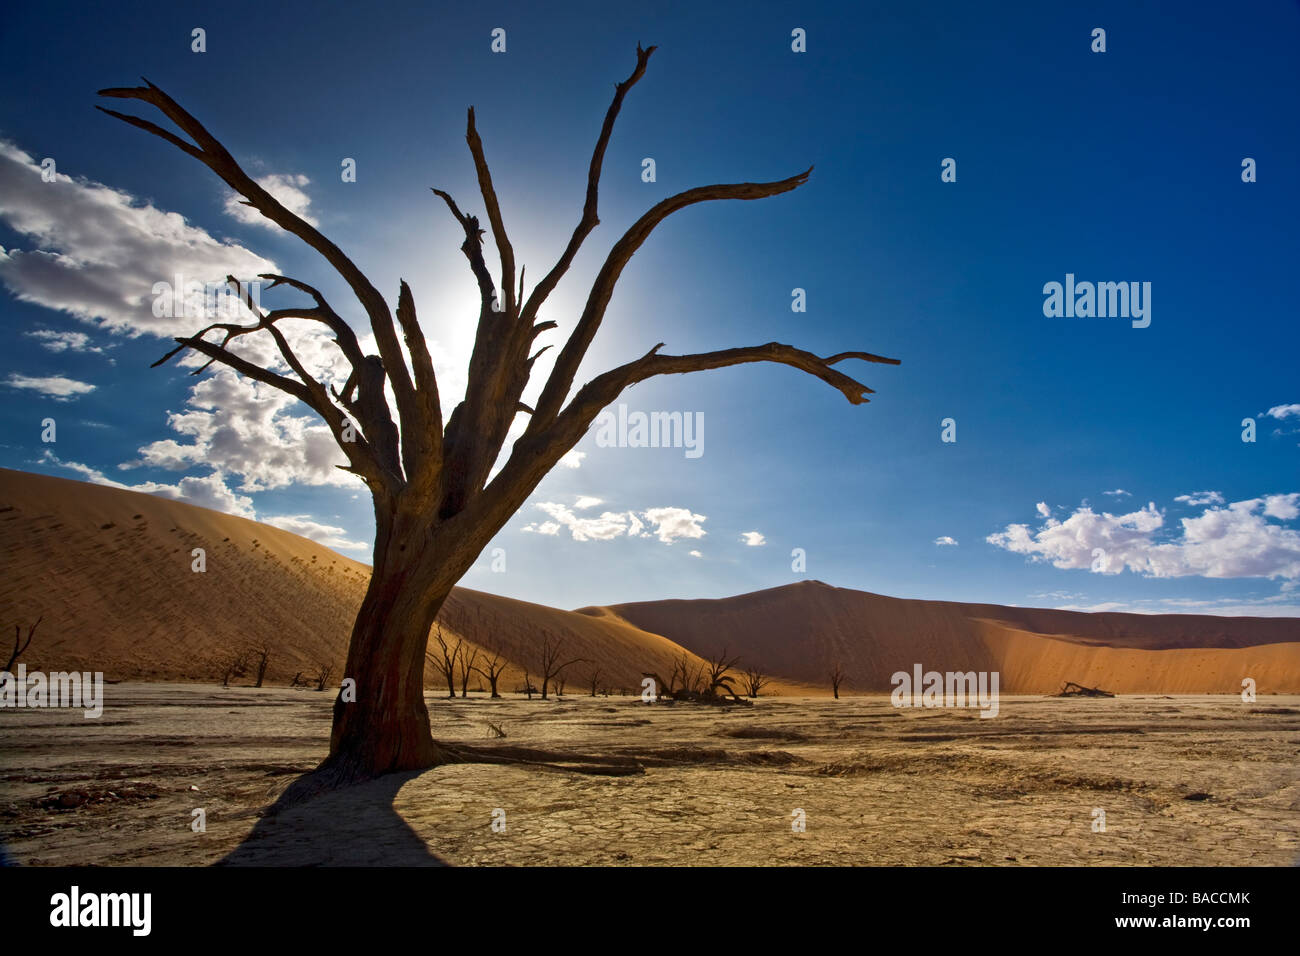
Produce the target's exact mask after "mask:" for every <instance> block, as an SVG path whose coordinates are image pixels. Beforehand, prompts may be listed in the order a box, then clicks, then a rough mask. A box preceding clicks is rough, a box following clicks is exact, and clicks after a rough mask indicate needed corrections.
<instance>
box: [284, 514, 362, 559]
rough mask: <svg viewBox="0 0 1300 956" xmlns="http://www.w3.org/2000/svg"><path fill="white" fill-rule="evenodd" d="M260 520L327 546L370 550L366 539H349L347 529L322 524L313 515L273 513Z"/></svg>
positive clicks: (341, 548) (340, 548)
mask: <svg viewBox="0 0 1300 956" xmlns="http://www.w3.org/2000/svg"><path fill="white" fill-rule="evenodd" d="M260 520H261V521H262V522H263V523H265V524H269V525H274V526H275V527H277V528H283V529H284V530H285V531H291V532H293V533H294V534H296V535H300V536H301V537H304V538H310V539H311V540H312V541H315V542H316V543H317V544H323V545H325V547H327V548H337V549H339V550H340V551H369V550H370V545H369V544H367V543H366V542H365V541H349V540H348V539H347V538H346V537H345V535H346V534H347V531H346V530H345V529H343V528H336V527H334V526H333V525H328V524H321V523H320V522H319V521H315V520H313V519H312V517H311V515H272V516H268V517H264V518H261V519H260Z"/></svg>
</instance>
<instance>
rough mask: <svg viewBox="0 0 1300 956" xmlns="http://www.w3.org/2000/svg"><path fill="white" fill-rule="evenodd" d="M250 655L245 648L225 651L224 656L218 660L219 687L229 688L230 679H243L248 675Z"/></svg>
mask: <svg viewBox="0 0 1300 956" xmlns="http://www.w3.org/2000/svg"><path fill="white" fill-rule="evenodd" d="M251 657H252V655H251V653H250V652H249V651H248V649H247V648H242V647H241V648H237V649H235V650H231V651H227V652H226V654H225V655H224V656H222V657H221V658H219V659H218V664H219V666H220V667H221V686H222V687H229V686H230V681H231V678H234V677H243V676H244V675H245V674H247V673H248V666H249V661H250V658H251Z"/></svg>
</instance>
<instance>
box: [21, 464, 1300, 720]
mask: <svg viewBox="0 0 1300 956" xmlns="http://www.w3.org/2000/svg"><path fill="white" fill-rule="evenodd" d="M195 548H203V549H204V550H205V552H206V562H207V569H206V571H204V572H202V573H196V572H195V571H193V570H192V568H191V564H192V562H193V560H194V559H193V557H192V555H191V553H192V551H193V549H195ZM0 555H3V561H4V573H3V576H0V611H2V612H3V617H2V618H0V626H4V627H6V628H8V627H12V626H13V624H23V625H24V627H25V626H26V624H28V623H30V622H32V621H34V620H35V619H36V618H37V616H38V615H43V616H44V619H43V621H42V623H41V625H40V629H39V631H38V632H37V639H36V640H35V641H34V642H33V645H32V648H31V650H30V651H29V652H28V653H27V655H26V656H25V658H24V660H25V661H26V662H27V664H28V666H29V667H32V668H44V669H46V670H53V669H67V668H76V669H80V670H99V671H103V672H104V673H105V675H106V676H107V677H108V678H109V679H115V678H116V679H126V678H143V679H155V680H166V679H185V680H213V679H214V678H215V677H216V675H217V674H219V666H218V660H219V658H220V657H222V656H223V655H224V654H225V653H227V652H228V651H229V649H231V648H234V647H237V646H242V645H247V644H250V643H261V642H266V643H268V644H269V645H270V646H271V648H272V657H271V666H270V669H269V671H268V680H269V681H271V682H274V683H285V682H288V681H289V680H290V679H291V678H292V677H293V676H294V675H295V674H297V673H299V672H302V673H303V674H304V676H310V675H311V674H312V673H314V671H315V669H316V668H317V666H318V665H319V664H320V663H322V662H327V663H331V664H333V665H334V673H335V677H336V678H337V677H338V676H339V675H340V673H341V670H342V665H343V660H344V657H345V654H346V647H347V639H348V634H349V632H350V629H351V625H352V620H353V617H354V615H355V614H356V610H357V608H358V607H359V606H360V603H361V598H362V595H363V592H364V589H365V583H366V580H367V577H368V575H369V571H370V569H369V567H368V566H367V565H364V564H361V563H359V562H357V561H353V560H350V559H348V558H345V557H342V556H340V555H338V554H336V553H335V552H333V551H331V550H329V549H327V548H325V547H323V546H321V545H318V544H316V543H314V542H312V541H309V540H307V539H305V538H301V537H298V536H297V535H294V534H291V533H289V532H287V531H281V530H279V529H277V528H273V527H270V526H268V525H264V524H258V523H257V522H253V521H248V520H246V519H243V518H236V517H232V516H230V515H225V514H221V513H219V512H215V511H210V510H208V509H205V508H198V507H195V506H193V505H189V504H183V503H181V502H177V501H171V500H168V499H165V498H159V497H156V496H154V495H146V494H140V493H137V492H131V491H122V490H118V489H114V488H108V487H104V486H102V485H94V484H87V483H85V482H78V481H69V480H67V479H63V478H52V477H49V476H45V475H34V474H28V473H25V472H17V471H9V470H6V469H0ZM439 620H440V623H441V624H442V626H443V627H444V628H445V629H446V632H447V634H448V635H449V636H460V637H464V638H465V639H466V640H467V641H470V642H472V643H473V644H474V645H475V646H477V647H480V648H486V647H491V648H494V649H497V650H499V651H500V652H501V653H502V655H503V656H504V657H505V658H506V659H507V660H509V661H510V662H511V667H510V668H509V669H508V670H507V672H506V674H505V677H504V679H503V680H502V682H501V685H500V686H501V689H502V690H503V691H512V690H514V689H516V688H517V687H519V686H521V685H522V682H523V668H524V667H525V666H527V667H529V668H530V670H531V672H532V673H533V674H534V675H536V673H537V671H536V656H537V649H538V646H539V645H540V644H541V642H542V640H543V639H544V638H546V637H548V636H549V637H550V638H551V639H552V640H556V639H558V640H561V641H563V647H564V651H563V658H564V659H566V660H567V659H569V658H575V657H576V658H582V659H583V660H582V662H581V663H578V664H575V665H573V666H572V667H571V668H569V670H568V671H567V672H566V673H567V678H568V690H569V692H570V693H573V692H576V691H577V690H578V689H579V687H580V686H581V685H583V684H584V683H585V682H586V678H587V677H588V676H589V675H590V674H591V673H592V672H593V670H595V669H597V668H598V669H599V671H600V672H601V673H600V677H599V684H600V686H601V687H609V688H611V689H614V690H617V689H619V688H623V689H626V690H628V691H633V692H637V691H639V688H640V681H641V674H642V672H643V671H656V672H658V673H660V674H662V675H663V676H665V677H667V676H668V674H669V672H670V671H671V670H672V662H673V660H674V659H675V658H676V657H678V656H679V655H681V654H682V653H686V652H687V651H689V652H691V658H692V661H693V663H696V664H698V663H699V660H698V658H696V657H695V656H694V655H696V654H698V655H703V656H710V655H714V654H716V653H718V652H719V651H721V650H722V649H723V647H724V646H725V647H726V648H728V650H729V651H730V653H732V654H740V655H742V657H743V660H744V663H745V664H747V665H754V666H758V667H760V668H761V669H762V670H763V671H764V672H766V673H769V674H772V675H774V676H775V677H776V678H777V681H776V683H775V684H773V686H772V688H771V689H772V691H774V692H776V693H780V694H783V695H790V694H806V693H814V694H825V693H828V683H829V682H828V674H829V672H830V669H831V666H832V664H833V663H834V662H836V661H839V662H841V663H842V664H843V665H844V667H845V670H846V671H847V673H848V675H849V677H848V682H847V684H846V688H847V690H848V692H850V693H854V692H858V693H863V692H880V691H888V690H890V688H891V685H890V675H891V674H893V673H894V672H895V671H899V670H904V671H909V672H910V671H911V669H912V667H913V665H914V664H918V663H919V664H921V665H922V666H923V667H924V668H926V669H927V670H939V671H969V670H975V671H981V670H988V671H998V672H999V673H1000V674H1001V691H1002V692H1003V693H1050V692H1053V691H1055V690H1057V689H1059V687H1060V686H1061V684H1062V683H1063V682H1064V681H1066V680H1073V681H1077V682H1080V683H1083V684H1087V685H1090V686H1100V687H1104V688H1106V689H1108V690H1112V691H1115V692H1118V693H1138V692H1159V693H1235V692H1238V691H1239V690H1240V688H1241V680H1242V678H1243V677H1253V678H1254V679H1255V681H1256V683H1257V686H1258V690H1259V691H1260V692H1261V693H1300V620H1296V619H1285V618H1224V617H1208V616H1192V615H1160V616H1153V615H1141V614H1080V613H1075V612H1068V611H1053V610H1042V609H1026V608H1008V607H999V606H996V605H974V604H954V603H949V602H941V601H914V600H903V599H899V598H889V597H883V596H881V595H876V594H869V593H866V592H862V591H853V590H849V589H845V588H834V587H830V586H828V585H825V584H822V583H821V582H816V581H810V582H805V583H801V584H795V585H789V586H786V587H780V588H773V589H771V590H767V591H759V592H756V593H753V594H745V595H740V596H737V597H731V598H725V599H722V600H700V601H653V602H646V603H641V604H624V605H616V606H612V607H591V608H584V609H582V610H580V611H576V612H575V611H562V610H558V609H555V608H549V607H544V606H541V605H536V604H529V603H527V602H524V601H516V600H513V599H510V598H505V597H498V596H495V595H491V594H484V593H482V592H478V591H471V590H468V589H466V588H458V589H457V590H456V591H455V592H454V593H453V595H452V597H451V598H450V599H449V600H448V602H447V604H446V606H445V607H444V608H443V611H442V614H441V615H440V618H439ZM683 649H687V651H684V650H683ZM426 678H427V682H428V685H429V686H430V687H431V688H434V687H437V686H439V678H438V675H437V673H436V671H435V670H434V669H433V668H432V667H430V668H429V669H428V671H427V673H426ZM534 679H535V678H534ZM479 683H480V680H479V679H478V678H477V677H472V678H471V680H470V687H471V688H473V687H475V686H476V685H478V684H479Z"/></svg>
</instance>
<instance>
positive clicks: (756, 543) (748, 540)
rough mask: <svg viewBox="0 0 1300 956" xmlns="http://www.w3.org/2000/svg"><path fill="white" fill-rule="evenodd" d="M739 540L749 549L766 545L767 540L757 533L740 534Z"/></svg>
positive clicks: (745, 532) (746, 532)
mask: <svg viewBox="0 0 1300 956" xmlns="http://www.w3.org/2000/svg"><path fill="white" fill-rule="evenodd" d="M740 540H741V541H743V542H745V544H746V545H748V546H749V547H751V548H758V547H762V546H763V545H765V544H767V538H765V537H763V536H762V535H761V534H759V533H758V532H757V531H742V532H740Z"/></svg>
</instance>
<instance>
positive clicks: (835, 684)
mask: <svg viewBox="0 0 1300 956" xmlns="http://www.w3.org/2000/svg"><path fill="white" fill-rule="evenodd" d="M845 676H846V675H845V673H844V665H842V664H841V663H840V662H839V661H836V662H835V666H834V667H832V668H831V693H832V694H834V695H835V699H836V700H839V699H840V684H842V683H844V678H845Z"/></svg>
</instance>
